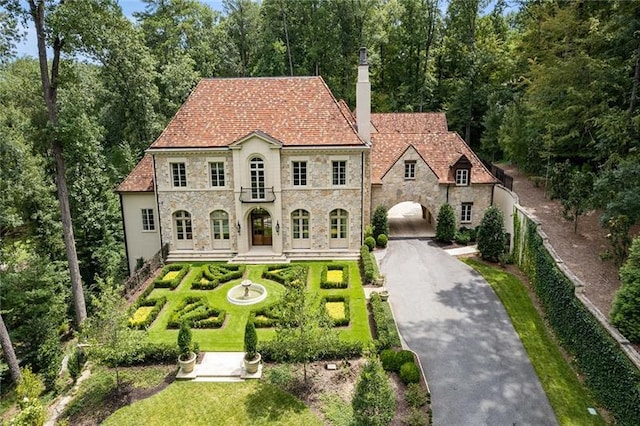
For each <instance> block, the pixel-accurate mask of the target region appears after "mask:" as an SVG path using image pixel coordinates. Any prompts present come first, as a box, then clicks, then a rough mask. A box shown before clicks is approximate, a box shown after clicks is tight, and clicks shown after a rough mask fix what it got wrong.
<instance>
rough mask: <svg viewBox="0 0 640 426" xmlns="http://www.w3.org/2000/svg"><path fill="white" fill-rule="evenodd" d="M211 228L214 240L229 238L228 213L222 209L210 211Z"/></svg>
mask: <svg viewBox="0 0 640 426" xmlns="http://www.w3.org/2000/svg"><path fill="white" fill-rule="evenodd" d="M211 229H212V231H213V239H214V240H228V239H229V215H228V214H227V212H225V211H224V210H214V212H213V213H211Z"/></svg>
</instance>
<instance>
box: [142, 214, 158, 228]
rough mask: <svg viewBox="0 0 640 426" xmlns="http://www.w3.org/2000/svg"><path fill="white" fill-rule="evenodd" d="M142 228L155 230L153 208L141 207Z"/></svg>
mask: <svg viewBox="0 0 640 426" xmlns="http://www.w3.org/2000/svg"><path fill="white" fill-rule="evenodd" d="M142 230H143V231H155V230H156V223H155V220H154V218H153V209H142Z"/></svg>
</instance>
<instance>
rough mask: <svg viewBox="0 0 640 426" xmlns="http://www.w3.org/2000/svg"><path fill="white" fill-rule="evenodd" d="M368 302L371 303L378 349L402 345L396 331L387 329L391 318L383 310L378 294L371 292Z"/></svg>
mask: <svg viewBox="0 0 640 426" xmlns="http://www.w3.org/2000/svg"><path fill="white" fill-rule="evenodd" d="M369 304H370V305H371V312H372V314H373V322H374V323H375V326H376V335H377V338H378V339H377V340H378V344H377V346H378V350H382V349H389V348H392V347H400V346H402V344H401V343H400V338H399V337H398V335H397V334H396V333H391V330H389V323H390V322H391V320H392V318H389V317H388V316H387V313H386V312H385V311H384V308H383V306H382V299H381V298H380V295H379V294H378V293H372V294H371V297H370V298H369Z"/></svg>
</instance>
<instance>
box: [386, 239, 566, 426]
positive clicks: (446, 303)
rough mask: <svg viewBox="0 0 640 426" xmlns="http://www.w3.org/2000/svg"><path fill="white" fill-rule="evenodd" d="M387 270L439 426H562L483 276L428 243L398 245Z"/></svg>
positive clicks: (406, 338) (391, 244) (391, 246)
mask: <svg viewBox="0 0 640 426" xmlns="http://www.w3.org/2000/svg"><path fill="white" fill-rule="evenodd" d="M380 267H381V270H382V273H383V274H385V275H386V277H387V284H386V287H387V288H388V290H389V293H390V298H389V301H390V303H391V306H392V308H393V312H394V315H395V317H396V321H397V323H398V328H399V329H400V333H401V335H402V338H403V340H404V341H405V343H406V344H407V346H408V347H409V348H410V349H412V350H414V351H416V352H417V353H418V355H419V357H420V362H421V363H422V366H423V368H424V370H425V375H426V376H427V381H428V382H429V387H430V389H431V401H432V408H433V421H434V424H435V425H436V426H440V425H442V426H445V425H446V426H458V425H461V426H462V425H510V426H511V425H556V424H557V421H556V419H555V416H554V414H553V410H552V409H551V406H550V405H549V402H548V400H547V397H546V395H545V393H544V392H543V390H542V386H541V385H540V381H539V380H538V377H537V375H536V373H535V371H534V369H533V366H532V365H531V363H530V361H529V358H528V357H527V354H526V352H525V350H524V347H523V346H522V343H521V342H520V339H519V338H518V336H517V334H516V332H515V330H514V328H513V326H512V325H511V321H510V320H509V316H508V315H507V313H506V311H505V310H504V307H503V306H502V304H501V303H500V301H499V299H498V298H497V296H496V295H495V293H494V292H493V290H492V289H491V287H490V286H489V284H488V283H487V282H486V281H485V280H484V279H483V278H482V276H481V275H479V274H478V273H476V272H475V271H474V270H473V269H471V268H470V267H468V266H467V265H465V264H463V263H462V262H460V261H458V260H457V259H455V258H454V257H452V256H450V255H448V254H447V253H445V252H444V251H443V250H441V249H440V248H438V247H436V246H435V245H433V244H432V243H430V242H429V241H420V240H395V241H390V242H389V248H388V249H387V251H386V254H385V255H384V257H383V258H382V259H381V260H380Z"/></svg>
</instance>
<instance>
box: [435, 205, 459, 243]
mask: <svg viewBox="0 0 640 426" xmlns="http://www.w3.org/2000/svg"><path fill="white" fill-rule="evenodd" d="M455 236H456V214H455V212H454V211H453V207H451V205H450V204H449V203H444V204H443V205H442V207H440V211H439V212H438V225H437V226H436V239H437V240H438V241H442V242H445V243H450V242H451V241H452V240H453V239H454V238H455Z"/></svg>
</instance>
